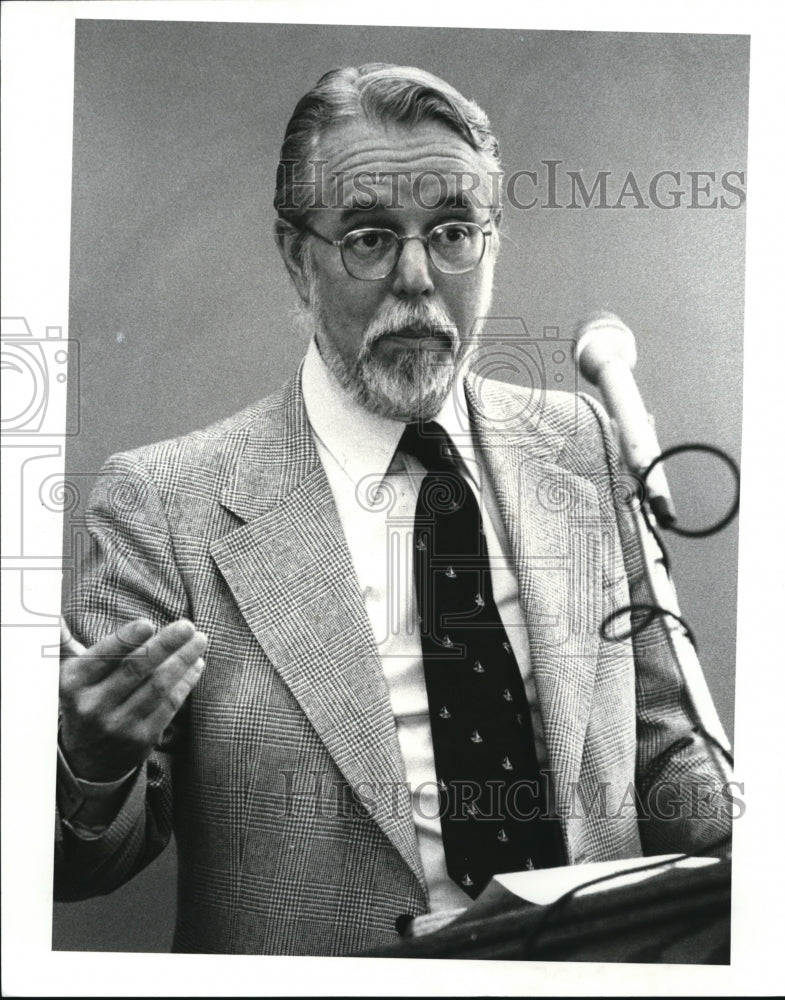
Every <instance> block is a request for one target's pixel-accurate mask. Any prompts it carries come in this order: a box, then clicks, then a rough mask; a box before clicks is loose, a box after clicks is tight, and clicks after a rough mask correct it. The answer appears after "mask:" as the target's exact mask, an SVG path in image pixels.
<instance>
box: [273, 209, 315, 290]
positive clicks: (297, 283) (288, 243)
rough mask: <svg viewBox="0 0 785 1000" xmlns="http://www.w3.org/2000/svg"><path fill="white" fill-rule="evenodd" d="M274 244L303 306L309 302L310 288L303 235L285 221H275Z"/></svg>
mask: <svg viewBox="0 0 785 1000" xmlns="http://www.w3.org/2000/svg"><path fill="white" fill-rule="evenodd" d="M275 243H276V246H277V247H278V252H279V253H280V255H281V259H282V260H283V262H284V265H285V267H286V270H287V271H288V272H289V277H290V278H291V279H292V282H293V283H294V287H295V288H296V289H297V294H298V295H299V296H300V298H301V299H302V301H303V302H304V303H305V305H308V303H309V301H310V288H309V281H308V277H307V275H306V273H305V266H304V259H303V254H304V247H303V233H302V231H301V230H300V229H297V228H296V227H295V226H293V225H292V224H291V223H290V222H287V221H286V220H285V219H276V220H275Z"/></svg>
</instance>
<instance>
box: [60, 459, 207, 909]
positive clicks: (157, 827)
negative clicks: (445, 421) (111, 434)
mask: <svg viewBox="0 0 785 1000" xmlns="http://www.w3.org/2000/svg"><path fill="white" fill-rule="evenodd" d="M86 522H87V529H88V532H89V536H90V546H89V552H88V554H87V555H86V557H85V560H84V563H83V565H82V567H81V572H80V575H79V579H78V581H77V583H76V585H75V587H74V591H73V593H72V595H71V598H70V600H69V603H68V607H67V609H66V618H67V620H68V623H69V626H70V628H71V630H72V632H73V634H74V635H75V636H76V637H77V638H78V639H80V641H81V642H82V643H84V645H85V646H88V647H89V646H91V645H93V644H94V643H96V642H97V641H98V640H99V639H100V638H102V637H103V636H105V635H108V634H110V633H112V632H114V631H116V630H117V628H118V627H119V626H120V625H122V624H123V623H124V622H128V621H132V620H134V619H136V618H148V619H150V620H151V621H152V622H153V624H154V625H155V626H156V627H157V628H160V627H163V626H164V625H165V624H167V623H168V622H170V621H173V620H175V619H178V618H183V617H190V614H189V601H188V597H187V594H186V592H185V588H184V586H183V583H182V580H181V578H180V575H179V573H178V571H177V567H176V565H175V558H174V546H173V539H172V535H171V531H170V528H169V523H168V519H167V516H166V512H165V510H164V507H163V504H162V502H161V498H160V494H159V491H158V489H157V487H156V485H155V483H154V482H153V481H152V478H151V476H150V475H149V473H148V472H147V470H146V468H145V466H144V465H143V464H142V463H141V462H140V461H139V459H138V458H136V457H135V456H134V455H130V454H126V455H119V456H115V457H113V458H112V459H110V460H109V461H108V462H107V464H106V465H105V467H104V469H103V470H102V473H101V476H100V478H99V480H98V483H97V485H96V487H95V489H94V491H93V493H92V495H91V498H90V503H89V506H88V510H87V515H86ZM187 704H188V703H187V702H186V706H185V707H184V708H183V709H182V710H181V712H180V713H178V716H177V717H176V718H175V719H174V720H173V722H172V724H171V725H170V726H169V727H168V728H167V730H166V732H165V733H164V737H163V740H162V742H161V744H160V745H159V746H158V747H156V749H155V750H154V751H153V753H152V754H151V755H150V757H149V758H148V760H147V761H146V763H145V764H144V765H143V766H142V767H141V768H140V769H139V772H138V774H137V776H136V780H135V781H132V782H130V788H129V790H128V793H127V795H126V796H125V799H124V801H123V803H122V805H121V807H120V809H119V812H118V813H117V815H116V816H115V817H114V819H113V821H112V822H111V823H110V824H109V825H108V826H107V827H106V828H105V829H104V830H103V831H102V832H101V833H100V834H99V835H98V836H91V837H89V838H87V837H85V836H80V835H79V834H78V833H77V832H76V830H75V829H74V827H73V826H72V825H71V824H70V823H69V821H68V818H67V817H66V816H64V815H62V814H61V810H60V808H56V814H55V876H54V891H55V898H56V899H58V900H73V899H83V898H86V897H89V896H95V895H100V894H103V893H107V892H111V891H112V890H113V889H115V888H117V887H118V886H119V885H122V884H123V883H124V882H126V881H127V880H128V879H129V878H131V877H132V876H133V875H134V874H136V872H138V871H139V870H141V869H142V868H143V867H144V866H145V865H147V864H149V862H150V861H152V860H153V859H154V858H155V857H156V856H157V855H158V854H159V853H160V852H161V851H162V850H163V848H164V847H165V846H166V844H167V843H168V841H169V837H170V834H171V829H172V809H173V804H172V772H173V770H176V766H177V759H178V754H179V747H180V744H181V738H180V735H179V734H181V732H182V729H183V727H184V725H185V718H186V714H187ZM61 770H62V769H58V775H60V774H61ZM58 782H60V785H62V781H61V777H60V776H59V777H58ZM63 792H64V789H63V788H62V787H58V801H59V802H60V803H62V801H63Z"/></svg>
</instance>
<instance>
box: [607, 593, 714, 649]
mask: <svg viewBox="0 0 785 1000" xmlns="http://www.w3.org/2000/svg"><path fill="white" fill-rule="evenodd" d="M635 612H645V614H646V618H645V619H644V620H643V621H642V622H641V624H640V625H637V626H635V627H630V629H629V631H628V632H624V633H623V634H622V635H610V634H609V632H608V629H609V628H610V626H611V625H612V624H613V622H615V621H616V619H617V618H621V617H622V616H623V615H626V614H630V615H632V614H634V613H635ZM655 618H673V619H674V621H677V622H678V623H679V625H681V627H682V628H683V629H684V631H685V632H686V633H687V638H688V639H689V640H690V642H691V643H692V645H693V647H694V649H695V652H696V653H697V651H698V643H697V641H696V639H695V633H694V632H693V631H692V629H691V628H690V626H689V625H688V624H687V622H686V621H685V619H684V618H682V617H681V615H677V614H676V613H675V611H668V609H667V608H663V607H661V606H660V605H659V604H625V605H624V607H622V608H617V609H616V610H615V611H612V612H611V613H610V614H609V615H606V616H605V618H603V620H602V624H601V625H600V635H601V636H602V638H603V639H605V641H606V642H625V641H626V640H627V639H631V638H632V637H633V636H635V635H638V634H639V633H641V632H643V630H644V629H646V628H648V627H649V625H651V623H652V622H653V621H654V620H655Z"/></svg>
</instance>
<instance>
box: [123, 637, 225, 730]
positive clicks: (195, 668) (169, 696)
mask: <svg viewBox="0 0 785 1000" xmlns="http://www.w3.org/2000/svg"><path fill="white" fill-rule="evenodd" d="M202 639H203V636H202V633H200V632H197V633H196V634H195V635H194V637H193V638H192V639H191V640H190V641H189V642H188V643H186V644H185V645H184V646H181V647H180V649H178V650H177V651H176V652H174V653H172V655H171V656H169V657H167V659H166V660H164V662H163V663H162V664H160V666H159V667H158V668H157V669H156V670H155V672H154V673H153V674H151V675H150V677H149V678H148V679H147V680H146V682H145V683H144V684H142V685H140V686H139V687H138V688H137V689H136V690H135V691H134V692H133V693H132V694H131V695H130V696H129V697H128V698H127V699H126V701H125V702H124V703H123V706H122V708H123V711H124V712H125V713H127V714H128V715H129V716H135V717H137V718H141V719H147V720H149V724H150V726H151V727H152V730H153V731H161V732H162V731H163V730H164V728H165V727H166V726H167V725H168V724H169V722H170V721H171V720H172V719H173V718H174V716H175V715H176V714H177V712H178V711H179V710H180V708H181V707H182V705H183V702H184V701H185V699H186V698H187V697H188V695H189V694H190V693H191V690H192V689H193V687H194V686H195V684H196V682H197V681H198V680H199V678H200V677H201V675H202V671H203V670H204V658H203V657H202V655H201V654H202V653H203V652H204V648H205V645H206V642H203V641H202Z"/></svg>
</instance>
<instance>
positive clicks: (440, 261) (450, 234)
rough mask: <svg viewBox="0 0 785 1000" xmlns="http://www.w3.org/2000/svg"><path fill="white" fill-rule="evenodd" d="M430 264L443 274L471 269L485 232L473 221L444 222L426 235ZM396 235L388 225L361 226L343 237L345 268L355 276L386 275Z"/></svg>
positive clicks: (395, 254)
mask: <svg viewBox="0 0 785 1000" xmlns="http://www.w3.org/2000/svg"><path fill="white" fill-rule="evenodd" d="M427 245H428V251H429V253H430V257H431V261H432V262H433V264H434V266H435V267H437V268H438V269H439V270H440V271H443V272H445V273H446V274H461V273H463V272H465V271H471V270H472V268H474V267H476V266H477V264H478V263H479V262H480V259H481V258H482V255H483V251H484V249H485V236H484V234H483V231H482V227H481V226H478V225H476V224H475V223H448V224H447V225H444V226H437V227H436V228H435V229H432V230H431V232H430V233H429V234H428V236H427ZM398 246H399V238H398V236H396V234H395V233H394V232H393V231H392V230H391V229H363V230H359V231H357V232H356V233H349V234H348V235H347V236H346V237H344V240H343V247H342V252H343V259H344V264H345V266H346V269H347V270H348V271H349V273H350V274H352V275H354V276H355V277H357V278H386V277H387V275H388V274H390V273H391V272H392V270H393V268H394V267H395V264H396V262H397V259H398Z"/></svg>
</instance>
